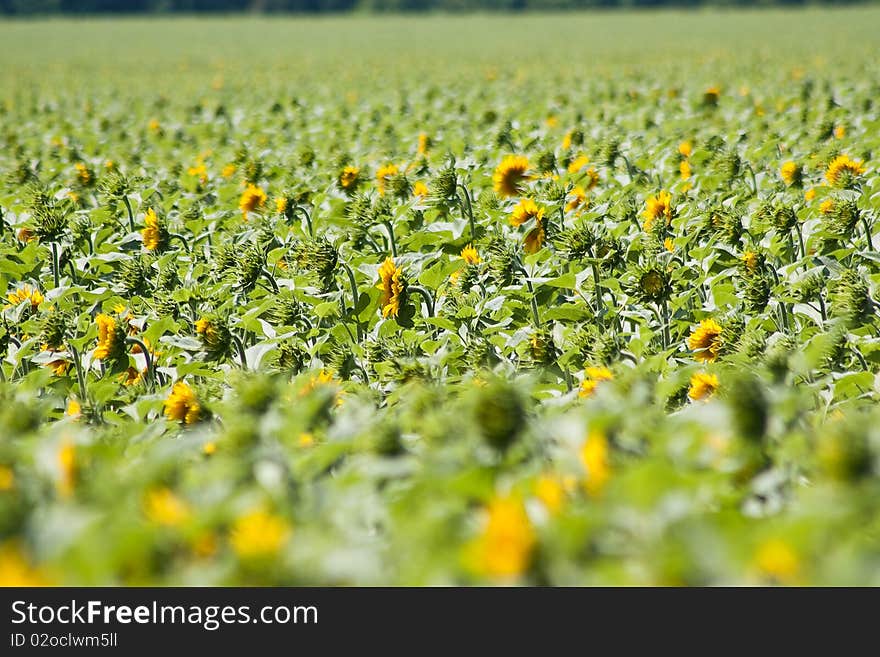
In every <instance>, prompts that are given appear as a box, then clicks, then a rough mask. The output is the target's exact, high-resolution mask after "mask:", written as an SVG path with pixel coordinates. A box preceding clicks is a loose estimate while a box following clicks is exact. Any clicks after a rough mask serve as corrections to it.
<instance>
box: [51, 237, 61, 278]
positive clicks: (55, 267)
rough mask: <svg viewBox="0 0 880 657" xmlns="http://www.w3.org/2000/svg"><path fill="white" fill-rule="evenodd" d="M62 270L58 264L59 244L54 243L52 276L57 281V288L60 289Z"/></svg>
mask: <svg viewBox="0 0 880 657" xmlns="http://www.w3.org/2000/svg"><path fill="white" fill-rule="evenodd" d="M60 268H61V267H60V265H59V264H58V244H57V242H52V276H53V278H54V280H55V287H56V288H57V287H60V281H61V272H60V271H58V270H59V269H60Z"/></svg>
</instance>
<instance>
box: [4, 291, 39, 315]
mask: <svg viewBox="0 0 880 657" xmlns="http://www.w3.org/2000/svg"><path fill="white" fill-rule="evenodd" d="M6 299H7V300H8V301H9V304H8V305H6V306H4V310H5V309H6V308H11V307H12V306H17V305H18V304H20V303H22V302H24V301H30V303H31V308H32V309H36V307H37V306H39V305H40V304H41V303H43V300H44V297H43V293H42V292H40V291H39V290H38V289H37V288H35V287H31V286H30V285H24V286H22V287H20V288H18V289H17V290H16V291H15V292H10V293H9V294H7V295H6Z"/></svg>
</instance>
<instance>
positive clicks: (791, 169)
mask: <svg viewBox="0 0 880 657" xmlns="http://www.w3.org/2000/svg"><path fill="white" fill-rule="evenodd" d="M779 175H780V176H781V177H782V180H783V181H784V182H785V184H786V185H788V186H789V187H800V186H801V182H802V181H803V175H804V171H803V169H802V168H801V166H800V165H799V164H798V163H797V162H791V161H789V162H786V163H785V164H783V165H782V168H781V169H779Z"/></svg>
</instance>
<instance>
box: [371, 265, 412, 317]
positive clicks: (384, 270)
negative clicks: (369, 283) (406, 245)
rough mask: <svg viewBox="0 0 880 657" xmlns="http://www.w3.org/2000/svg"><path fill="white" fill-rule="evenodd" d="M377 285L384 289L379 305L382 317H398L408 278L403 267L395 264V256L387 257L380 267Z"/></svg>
mask: <svg viewBox="0 0 880 657" xmlns="http://www.w3.org/2000/svg"><path fill="white" fill-rule="evenodd" d="M376 287H377V288H378V289H379V290H381V291H382V296H381V298H380V300H379V306H380V307H381V308H382V317H397V316H398V314H399V313H400V307H401V305H402V304H403V301H404V295H405V294H406V279H405V278H404V277H403V268H402V267H398V266H397V265H395V264H394V259H393V258H386V259H385V262H383V263H382V265H381V266H380V267H379V283H378V284H377V285H376Z"/></svg>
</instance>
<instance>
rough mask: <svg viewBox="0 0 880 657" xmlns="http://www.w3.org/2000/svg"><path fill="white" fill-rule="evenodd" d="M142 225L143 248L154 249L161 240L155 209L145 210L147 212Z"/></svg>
mask: <svg viewBox="0 0 880 657" xmlns="http://www.w3.org/2000/svg"><path fill="white" fill-rule="evenodd" d="M144 226H145V228H144V229H143V230H142V231H141V237H142V238H143V242H144V248H146V249H148V250H150V251H155V250H156V249H158V248H159V245H160V243H161V242H162V231H161V227H160V226H159V217H158V216H156V211H155V210H153V208H150V209H149V210H147V214H146V216H144Z"/></svg>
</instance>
